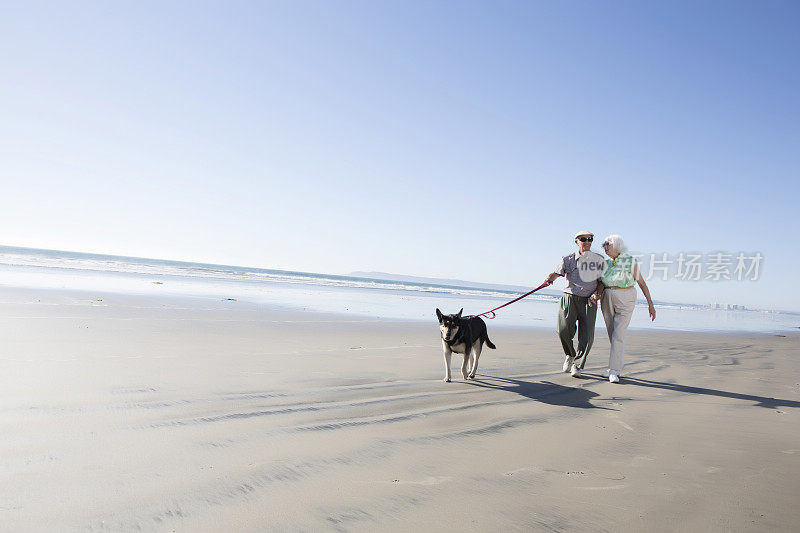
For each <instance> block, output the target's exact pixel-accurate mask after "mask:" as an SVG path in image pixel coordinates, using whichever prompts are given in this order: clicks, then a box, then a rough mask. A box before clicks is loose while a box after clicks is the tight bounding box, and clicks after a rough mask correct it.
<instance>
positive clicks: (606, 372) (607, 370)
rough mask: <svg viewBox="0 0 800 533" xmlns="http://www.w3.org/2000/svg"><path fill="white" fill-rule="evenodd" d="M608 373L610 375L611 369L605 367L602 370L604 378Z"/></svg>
mask: <svg viewBox="0 0 800 533" xmlns="http://www.w3.org/2000/svg"><path fill="white" fill-rule="evenodd" d="M610 375H611V370H609V369H608V368H606V370H605V372H603V377H604V378H607V377H608V376H610Z"/></svg>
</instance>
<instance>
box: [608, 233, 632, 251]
mask: <svg viewBox="0 0 800 533" xmlns="http://www.w3.org/2000/svg"><path fill="white" fill-rule="evenodd" d="M603 242H610V243H611V247H612V248H613V249H614V251H615V252H617V253H620V254H621V253H624V252H627V251H628V247H627V246H625V241H624V240H623V239H622V235H617V234H614V235H609V236H608V237H606V240H604V241H603Z"/></svg>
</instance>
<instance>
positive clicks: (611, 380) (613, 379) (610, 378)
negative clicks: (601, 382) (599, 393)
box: [608, 374, 619, 383]
mask: <svg viewBox="0 0 800 533" xmlns="http://www.w3.org/2000/svg"><path fill="white" fill-rule="evenodd" d="M608 381H609V383H619V376H618V375H616V374H609V375H608Z"/></svg>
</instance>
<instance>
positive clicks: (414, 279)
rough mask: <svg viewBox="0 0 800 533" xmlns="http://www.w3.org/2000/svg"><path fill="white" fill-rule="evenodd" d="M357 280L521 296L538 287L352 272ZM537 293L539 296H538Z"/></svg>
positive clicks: (555, 294) (556, 293)
mask: <svg viewBox="0 0 800 533" xmlns="http://www.w3.org/2000/svg"><path fill="white" fill-rule="evenodd" d="M349 275H350V276H352V277H355V278H367V279H380V280H386V281H404V282H410V283H430V284H432V285H447V286H451V287H467V288H470V289H487V290H495V291H498V290H499V291H509V292H518V293H520V294H522V293H526V292H528V291H529V290H531V289H534V288H535V287H536V285H534V286H531V287H523V286H522V285H500V284H496V283H479V282H477V281H466V280H463V279H447V278H425V277H420V276H404V275H402V274H389V273H387V272H360V271H359V272H351V273H350V274H349ZM538 293H541V294H546V295H548V296H560V295H561V291H553V290H548V289H542V290H540V291H539V292H538ZM538 293H537V294H538Z"/></svg>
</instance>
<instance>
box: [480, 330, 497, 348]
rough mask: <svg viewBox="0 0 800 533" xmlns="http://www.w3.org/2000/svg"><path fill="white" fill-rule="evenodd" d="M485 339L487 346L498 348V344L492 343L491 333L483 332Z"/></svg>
mask: <svg viewBox="0 0 800 533" xmlns="http://www.w3.org/2000/svg"><path fill="white" fill-rule="evenodd" d="M483 340H484V341H485V342H486V346H488V347H489V348H491V349H492V350H494V349H495V348H497V346H495V345H494V344H493V343H492V341H490V340H489V335H487V334H486V333H484V334H483Z"/></svg>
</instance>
